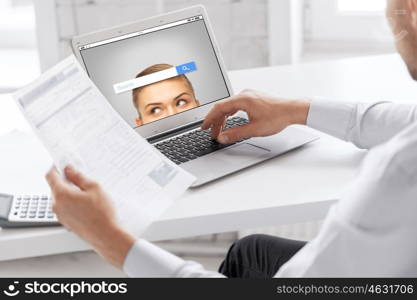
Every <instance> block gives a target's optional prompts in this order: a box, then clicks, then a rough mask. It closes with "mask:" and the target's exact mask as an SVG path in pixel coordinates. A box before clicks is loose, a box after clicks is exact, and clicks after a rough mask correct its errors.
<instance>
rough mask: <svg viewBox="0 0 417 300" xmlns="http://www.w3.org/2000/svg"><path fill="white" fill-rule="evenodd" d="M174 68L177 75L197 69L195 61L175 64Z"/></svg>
mask: <svg viewBox="0 0 417 300" xmlns="http://www.w3.org/2000/svg"><path fill="white" fill-rule="evenodd" d="M175 68H176V69H177V74H178V75H182V74H186V73H190V72H193V71H195V70H197V66H196V64H195V62H193V61H191V62H188V63H186V64H182V65H179V66H176V67H175Z"/></svg>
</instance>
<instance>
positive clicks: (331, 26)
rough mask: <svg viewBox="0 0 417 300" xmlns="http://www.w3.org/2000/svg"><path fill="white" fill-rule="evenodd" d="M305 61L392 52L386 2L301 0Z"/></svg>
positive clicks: (378, 0) (380, 0)
mask: <svg viewBox="0 0 417 300" xmlns="http://www.w3.org/2000/svg"><path fill="white" fill-rule="evenodd" d="M304 4H305V7H304V9H305V16H306V18H307V19H306V20H307V21H306V23H305V29H304V33H305V57H304V58H305V59H304V60H312V59H316V58H317V57H322V58H325V57H327V58H343V57H352V56H365V55H375V54H385V53H393V52H394V51H395V47H394V43H393V38H392V34H391V30H390V28H389V26H388V22H387V21H386V18H385V14H384V11H385V6H386V1H385V0H365V1H364V0H304Z"/></svg>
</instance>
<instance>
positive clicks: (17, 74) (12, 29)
mask: <svg viewBox="0 0 417 300" xmlns="http://www.w3.org/2000/svg"><path fill="white" fill-rule="evenodd" d="M35 29H36V25H35V12H34V8H33V3H32V0H1V1H0V65H1V68H0V93H5V92H11V91H13V90H15V89H17V88H19V87H21V86H23V85H25V84H27V83H28V82H29V81H31V80H33V79H34V78H35V77H36V76H37V75H38V74H39V72H40V70H39V62H38V53H37V49H36V30H35Z"/></svg>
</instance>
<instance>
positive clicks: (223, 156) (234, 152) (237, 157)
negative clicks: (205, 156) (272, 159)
mask: <svg viewBox="0 0 417 300" xmlns="http://www.w3.org/2000/svg"><path fill="white" fill-rule="evenodd" d="M269 152H270V151H269V150H267V149H264V148H260V147H257V146H254V145H252V144H249V143H243V144H238V145H234V146H230V147H228V148H225V149H223V150H220V151H218V152H215V153H213V155H214V156H215V158H216V159H217V160H219V161H223V160H224V161H225V162H232V161H236V162H238V163H239V164H240V165H245V164H247V163H249V164H251V163H254V162H257V161H258V160H259V158H261V157H262V156H264V155H265V154H267V153H269Z"/></svg>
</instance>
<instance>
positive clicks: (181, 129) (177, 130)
mask: <svg viewBox="0 0 417 300" xmlns="http://www.w3.org/2000/svg"><path fill="white" fill-rule="evenodd" d="M201 123H203V120H200V121H197V122H193V123H188V124H187V125H184V126H181V127H177V128H174V129H172V130H168V131H164V132H163V133H160V134H157V135H154V136H151V137H148V138H147V140H148V142H149V143H151V144H153V143H157V142H159V141H161V140H164V139H167V138H170V137H173V136H176V135H178V134H181V133H183V132H186V131H188V130H190V129H193V128H196V127H199V126H200V124H201Z"/></svg>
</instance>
